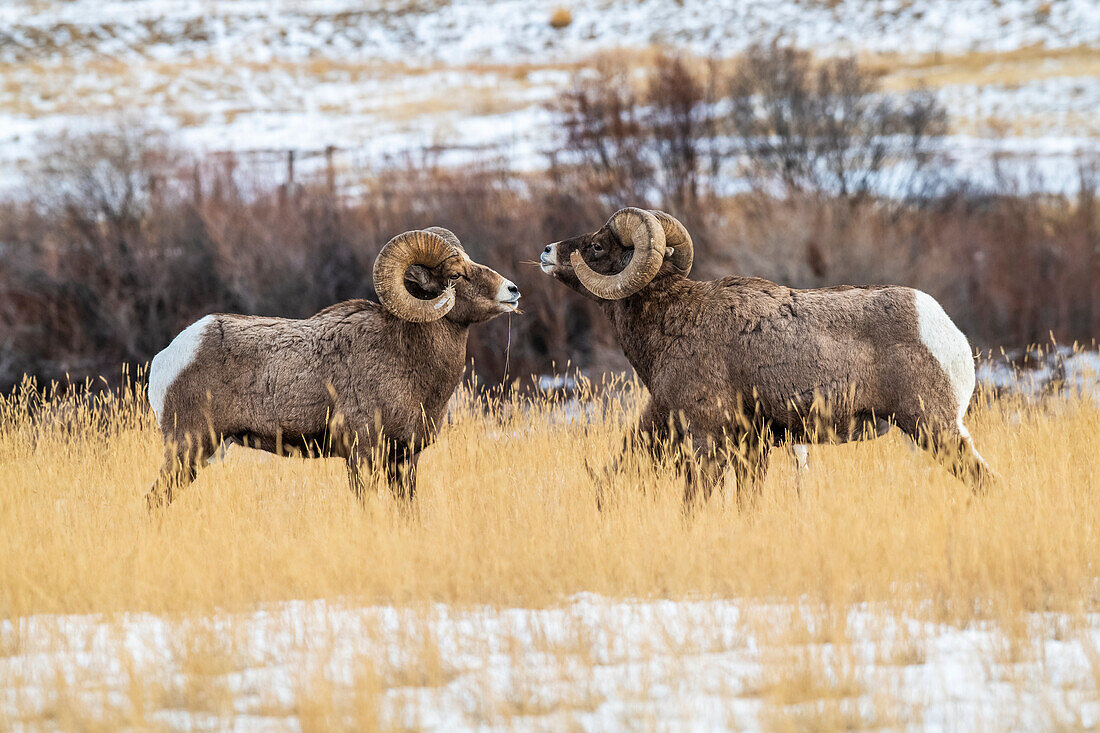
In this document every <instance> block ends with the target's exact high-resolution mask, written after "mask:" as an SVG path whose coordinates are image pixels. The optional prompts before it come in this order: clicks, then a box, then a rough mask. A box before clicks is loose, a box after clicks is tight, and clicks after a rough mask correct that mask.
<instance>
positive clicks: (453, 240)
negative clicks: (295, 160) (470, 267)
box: [424, 227, 466, 253]
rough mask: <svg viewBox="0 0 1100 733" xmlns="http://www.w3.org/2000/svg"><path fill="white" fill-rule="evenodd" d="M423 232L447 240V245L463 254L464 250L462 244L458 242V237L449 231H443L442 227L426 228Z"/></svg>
mask: <svg viewBox="0 0 1100 733" xmlns="http://www.w3.org/2000/svg"><path fill="white" fill-rule="evenodd" d="M424 231H426V232H431V233H432V234H438V235H439V236H441V237H443V238H444V239H446V240H447V244H449V245H451V246H452V247H454V248H455V249H457V250H458V251H459V252H463V253H464V252H465V251H466V248H465V247H463V246H462V243H461V242H459V241H458V237H456V236H455V233H454V232H452V231H451V230H450V229H444V228H443V227H428V228H427V229H425V230H424Z"/></svg>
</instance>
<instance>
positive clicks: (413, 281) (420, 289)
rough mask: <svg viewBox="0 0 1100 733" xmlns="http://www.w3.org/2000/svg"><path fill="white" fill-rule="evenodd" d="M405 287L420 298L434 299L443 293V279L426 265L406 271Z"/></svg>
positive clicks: (415, 266) (412, 267) (416, 266)
mask: <svg viewBox="0 0 1100 733" xmlns="http://www.w3.org/2000/svg"><path fill="white" fill-rule="evenodd" d="M405 287H406V288H408V290H409V292H410V293H412V294H413V295H415V296H417V297H418V298H434V297H435V296H437V295H439V294H440V293H442V292H443V279H442V278H441V277H439V276H438V275H436V274H435V273H433V272H432V271H431V270H429V269H428V268H427V267H425V266H424V265H413V266H411V267H410V268H409V269H408V270H406V271H405Z"/></svg>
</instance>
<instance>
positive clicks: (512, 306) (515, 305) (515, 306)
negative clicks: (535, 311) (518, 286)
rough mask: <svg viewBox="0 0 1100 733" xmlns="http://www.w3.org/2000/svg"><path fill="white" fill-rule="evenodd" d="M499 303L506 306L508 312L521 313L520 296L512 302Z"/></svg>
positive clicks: (503, 301)
mask: <svg viewBox="0 0 1100 733" xmlns="http://www.w3.org/2000/svg"><path fill="white" fill-rule="evenodd" d="M499 302H500V304H501V305H502V306H504V308H505V309H506V310H510V311H512V312H513V313H519V296H518V295H517V296H516V297H514V298H512V299H511V300H501V301H499Z"/></svg>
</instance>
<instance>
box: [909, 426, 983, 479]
mask: <svg viewBox="0 0 1100 733" xmlns="http://www.w3.org/2000/svg"><path fill="white" fill-rule="evenodd" d="M902 429H903V430H904V431H905V432H906V433H907V434H908V435H909V437H911V438H912V439H913V440H914V442H916V444H917V445H919V446H920V447H921V448H923V449H925V450H926V451H928V452H929V453H931V454H932V455H933V456H934V457H935V459H936V460H937V461H939V462H940V463H941V464H942V465H943V467H944V468H946V469H947V470H948V471H950V472H951V473H952V474H953V475H954V476H955V477H956V478H958V479H959V480H960V481H962V482H963V483H965V484H966V485H967V486H969V487H970V489H971V490H972V491H973V492H974V493H975V494H980V493H983V492H985V491H986V490H988V489H989V488H990V487H991V486H992V485H993V482H994V480H995V479H996V474H995V473H994V472H993V469H991V468H990V467H989V464H988V463H986V462H985V459H984V458H982V456H981V454H980V453H978V451H977V449H976V448H975V447H974V440H973V439H972V438H971V437H970V431H969V430H967V429H966V426H965V425H963V423H962V418H961V417H960V418H959V419H958V420H956V421H955V422H950V421H948V420H942V421H936V422H925V421H921V422H918V423H917V424H916V425H907V426H902Z"/></svg>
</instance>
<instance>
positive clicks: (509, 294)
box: [497, 280, 520, 310]
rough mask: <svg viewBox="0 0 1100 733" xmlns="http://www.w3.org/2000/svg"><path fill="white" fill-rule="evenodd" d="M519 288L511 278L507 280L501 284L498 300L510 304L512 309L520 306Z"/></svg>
mask: <svg viewBox="0 0 1100 733" xmlns="http://www.w3.org/2000/svg"><path fill="white" fill-rule="evenodd" d="M519 298H520V293H519V288H517V287H516V284H515V283H514V282H512V281H511V280H505V281H504V282H502V283H501V284H500V289H499V290H498V291H497V301H498V302H499V303H501V304H502V305H505V306H508V307H509V308H510V309H511V310H515V309H516V308H517V307H518V306H519Z"/></svg>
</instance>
